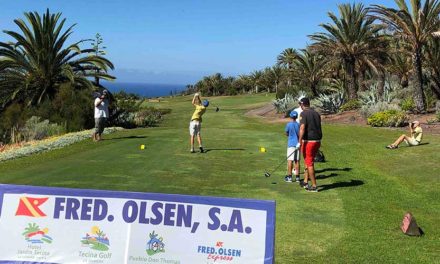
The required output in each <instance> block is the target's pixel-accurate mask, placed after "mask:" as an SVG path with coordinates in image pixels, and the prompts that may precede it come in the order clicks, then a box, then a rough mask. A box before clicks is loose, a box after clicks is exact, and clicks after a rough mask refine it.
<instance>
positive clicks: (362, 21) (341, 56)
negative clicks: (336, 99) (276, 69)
mask: <svg viewBox="0 0 440 264" xmlns="http://www.w3.org/2000/svg"><path fill="white" fill-rule="evenodd" d="M338 9H339V14H340V18H338V17H336V15H335V14H333V13H332V12H329V13H328V15H329V17H330V19H331V20H332V22H333V23H327V24H321V25H320V26H321V27H322V28H324V29H325V30H326V32H321V33H315V34H313V35H311V36H310V38H311V39H312V40H313V41H315V42H314V43H313V44H312V45H311V48H312V49H314V50H316V51H318V52H320V53H321V54H323V55H325V56H326V57H327V58H328V59H329V60H330V61H333V62H334V63H340V64H342V66H343V67H344V71H345V83H346V87H347V89H348V93H349V97H350V99H356V98H357V90H358V83H357V78H356V77H357V74H356V66H357V65H359V64H360V61H363V63H365V64H368V65H370V66H372V67H374V65H375V63H376V62H375V59H376V58H377V54H378V50H379V49H382V48H383V46H384V41H385V40H384V38H383V37H382V36H381V35H380V34H379V33H380V31H381V30H382V28H383V27H382V26H379V25H376V24H373V22H374V19H373V18H369V17H367V10H366V8H364V6H363V5H362V4H353V5H350V4H341V5H339V6H338Z"/></svg>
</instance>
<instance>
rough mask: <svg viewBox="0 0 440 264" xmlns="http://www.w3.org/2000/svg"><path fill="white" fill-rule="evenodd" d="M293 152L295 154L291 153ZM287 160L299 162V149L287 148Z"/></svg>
mask: <svg viewBox="0 0 440 264" xmlns="http://www.w3.org/2000/svg"><path fill="white" fill-rule="evenodd" d="M294 151H295V153H293V152H294ZM287 157H288V158H287V160H293V161H299V148H298V149H297V148H295V147H288V148H287Z"/></svg>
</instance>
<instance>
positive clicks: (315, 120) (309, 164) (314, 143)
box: [299, 98, 322, 192]
mask: <svg viewBox="0 0 440 264" xmlns="http://www.w3.org/2000/svg"><path fill="white" fill-rule="evenodd" d="M301 107H302V109H303V112H302V113H301V121H300V124H301V125H300V129H299V142H300V144H301V150H302V153H303V156H304V164H305V167H306V169H305V172H304V181H303V182H302V183H301V185H302V186H303V187H304V188H305V189H306V190H307V191H310V192H318V189H317V188H316V177H315V167H314V159H315V156H316V153H317V152H318V150H319V147H320V146H321V139H322V129H321V116H320V115H319V113H318V112H316V111H315V110H313V109H312V108H310V100H309V99H308V98H302V99H301ZM309 178H310V180H311V181H312V186H309V184H308V180H309Z"/></svg>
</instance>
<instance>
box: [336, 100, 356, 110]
mask: <svg viewBox="0 0 440 264" xmlns="http://www.w3.org/2000/svg"><path fill="white" fill-rule="evenodd" d="M359 108H361V103H360V102H359V101H358V100H356V99H352V100H350V101H348V102H346V103H345V104H343V105H342V106H341V108H340V109H339V111H341V112H345V111H350V110H356V109H359Z"/></svg>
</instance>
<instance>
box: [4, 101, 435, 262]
mask: <svg viewBox="0 0 440 264" xmlns="http://www.w3.org/2000/svg"><path fill="white" fill-rule="evenodd" d="M191 99H192V97H191V96H178V97H170V98H164V99H163V100H160V102H155V103H148V104H149V106H154V107H157V108H165V109H171V113H170V114H167V115H166V116H165V120H164V121H163V122H162V123H160V124H159V126H158V127H153V128H138V129H126V130H122V131H119V132H116V133H112V134H110V135H105V136H104V140H103V141H101V142H93V141H92V140H84V141H81V142H79V143H76V144H73V145H70V146H68V147H65V148H62V149H57V150H52V151H49V152H44V153H40V154H35V155H31V156H28V157H24V158H19V159H15V160H10V161H6V162H2V163H1V164H0V182H1V183H2V184H18V185H33V186H51V187H67V188H82V189H100V190H118V191H132V192H149V193H167V194H187V195H201V196H215V197H233V198H244V199H261V200H274V201H276V235H275V263H280V264H281V263H286V264H287V263H316V262H318V263H322V262H326V263H435V262H437V263H439V261H440V260H439V256H440V223H439V218H440V203H439V202H438V201H439V198H440V192H439V188H440V180H439V173H438V172H439V171H440V163H439V160H440V154H439V151H438V146H439V144H440V137H438V136H436V135H429V134H425V135H424V138H423V142H424V143H427V144H423V145H421V146H417V147H406V146H404V145H402V146H401V147H400V148H399V149H396V150H388V149H385V148H384V146H386V145H387V144H389V143H390V142H391V141H392V140H394V139H395V138H397V136H399V135H400V134H402V133H404V132H405V131H403V130H396V129H394V130H392V129H387V128H370V127H366V126H365V127H364V126H354V125H342V124H327V123H324V125H323V135H324V136H323V142H322V147H321V150H322V151H323V152H324V153H325V156H326V160H327V161H326V162H325V163H317V164H316V170H317V182H318V189H319V192H318V193H309V192H306V191H305V190H303V189H302V188H300V187H299V185H298V184H297V183H285V182H284V176H285V173H286V172H285V166H281V168H280V169H279V170H278V171H276V172H274V173H271V174H272V175H271V177H269V178H266V177H264V172H265V171H271V172H272V170H273V169H274V168H275V167H276V165H277V164H279V162H280V161H281V160H282V159H283V157H285V153H286V143H287V139H286V136H285V134H284V126H285V124H284V123H281V122H268V120H267V119H264V118H259V117H255V116H249V115H247V114H246V113H247V112H248V111H249V110H250V109H256V108H259V107H263V106H265V105H267V104H270V103H271V101H272V100H273V99H274V94H257V95H240V96H231V97H227V96H224V97H211V98H208V99H209V100H210V102H211V105H210V107H209V108H208V110H207V112H206V113H205V115H204V116H203V130H202V133H203V140H204V142H203V145H204V147H205V150H206V153H190V151H189V142H188V139H189V132H188V123H189V118H190V116H191V114H192V112H193V106H192V105H191ZM215 106H218V107H219V108H220V111H219V112H216V111H215ZM141 145H145V149H141V148H140V146H141ZM260 147H264V148H265V149H266V152H260V151H259V148H260ZM301 166H303V165H301ZM301 176H302V175H301ZM408 211H409V212H411V213H412V214H413V215H414V216H415V218H416V220H417V223H418V224H419V226H420V227H421V228H422V230H423V231H424V233H425V234H424V236H422V237H409V236H406V235H404V234H403V233H402V232H401V230H400V224H401V221H402V218H403V216H404V214H405V213H406V212H408Z"/></svg>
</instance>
